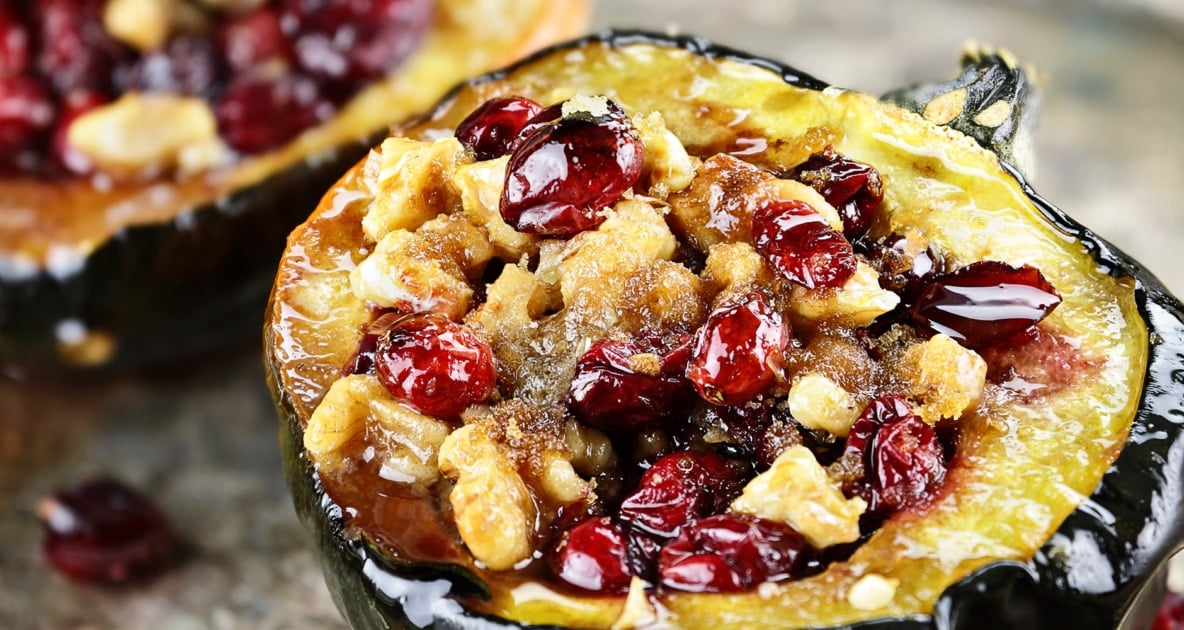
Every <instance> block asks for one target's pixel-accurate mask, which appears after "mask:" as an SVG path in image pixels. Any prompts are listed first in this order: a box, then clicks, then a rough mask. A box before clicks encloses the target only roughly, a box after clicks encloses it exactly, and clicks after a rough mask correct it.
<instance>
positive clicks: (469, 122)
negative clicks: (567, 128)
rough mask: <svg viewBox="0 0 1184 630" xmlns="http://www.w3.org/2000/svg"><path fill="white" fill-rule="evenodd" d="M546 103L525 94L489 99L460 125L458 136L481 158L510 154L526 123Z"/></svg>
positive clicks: (488, 158)
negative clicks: (540, 102) (531, 98)
mask: <svg viewBox="0 0 1184 630" xmlns="http://www.w3.org/2000/svg"><path fill="white" fill-rule="evenodd" d="M541 111H543V106H542V105H539V104H538V103H536V102H534V101H532V100H530V99H529V98H525V97H522V96H507V97H506V98H495V99H492V100H488V101H485V102H484V103H482V104H481V106H480V107H478V108H477V109H475V110H473V113H471V114H469V115H468V116H466V117H465V119H464V120H462V121H461V122H460V124H459V125H457V126H456V137H457V139H458V140H460V142H461V144H463V145H465V146H466V147H468V149H469V150H470V151H472V152H473V155H474V156H475V157H476V158H477V159H478V160H492V159H494V158H498V157H501V156H503V155H507V154H509V153H510V151H512V150H513V149H514V147H515V146H517V145H518V144H519V143H520V141H521V138H520V136H519V134H520V133H521V132H522V128H523V127H525V126H526V123H528V122H530V119H532V118H534V117H535V116H536V115H537V114H538V113H539V112H541Z"/></svg>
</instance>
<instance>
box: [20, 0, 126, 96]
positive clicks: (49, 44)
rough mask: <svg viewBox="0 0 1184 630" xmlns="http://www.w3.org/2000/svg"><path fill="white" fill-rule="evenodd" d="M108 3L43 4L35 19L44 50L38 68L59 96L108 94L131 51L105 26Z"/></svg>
mask: <svg viewBox="0 0 1184 630" xmlns="http://www.w3.org/2000/svg"><path fill="white" fill-rule="evenodd" d="M105 5H106V0H40V1H39V2H37V3H35V4H34V9H33V11H32V15H33V18H34V21H35V24H36V25H37V31H38V35H39V37H38V40H39V41H40V42H41V50H40V54H39V55H38V60H37V62H38V66H39V68H40V70H41V74H42V75H43V76H45V77H48V78H50V79H51V80H52V82H53V85H54V87H56V88H57V90H58V92H59V93H62V94H66V93H69V92H71V91H73V90H76V89H90V90H106V89H108V88H109V87H110V86H111V78H112V75H113V72H114V70H115V68H116V67H117V65H118V64H119V63H120V62H121V61H122V60H123V59H125V58H127V57H129V56H130V51H129V49H128V48H127V47H125V46H124V45H123V44H121V43H119V42H118V41H116V40H115V39H114V38H113V37H112V36H111V35H110V34H109V33H108V32H107V29H106V27H104V26H103V18H102V15H103V7H104V6H105Z"/></svg>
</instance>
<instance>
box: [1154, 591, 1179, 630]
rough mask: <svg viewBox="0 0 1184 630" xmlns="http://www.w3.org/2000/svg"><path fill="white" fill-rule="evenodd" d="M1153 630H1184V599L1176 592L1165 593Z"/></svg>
mask: <svg viewBox="0 0 1184 630" xmlns="http://www.w3.org/2000/svg"><path fill="white" fill-rule="evenodd" d="M1151 630H1184V597H1181V596H1180V594H1179V593H1176V592H1174V591H1168V592H1166V593H1164V596H1163V603H1161V604H1160V605H1159V613H1158V614H1157V615H1155V621H1154V622H1153V623H1152V624H1151Z"/></svg>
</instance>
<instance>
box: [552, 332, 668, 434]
mask: <svg viewBox="0 0 1184 630" xmlns="http://www.w3.org/2000/svg"><path fill="white" fill-rule="evenodd" d="M661 350H662V349H661V348H654V347H645V345H644V344H642V343H641V342H639V341H638V340H631V341H621V340H617V339H611V338H605V339H601V340H599V341H597V342H596V343H594V344H592V347H591V348H589V349H588V351H587V352H585V353H584V354H583V356H581V357H580V359H579V361H577V362H576V371H575V375H574V376H573V377H572V381H571V389H570V390H569V393H568V398H567V406H568V409H570V410H571V412H572V414H574V415H575V416H576V417H577V418H579V419H580V420H582V421H583V422H585V423H587V424H589V425H592V426H594V427H597V428H600V429H604V430H606V431H643V430H646V429H652V428H656V427H657V426H659V425H661V424H662V423H663V422H665V421H666V420H669V419H670V418H671V417H672V416H673V415H674V414H675V413H677V412H678V410H679V408H680V406H681V405H680V404H679V402H680V399H681V398H683V395H684V394H685V392H686V391H687V388H686V384H687V383H686V379H685V378H684V377H683V371H684V370H685V368H686V357H685V356H684V357H683V359H682V361H681V363H679V361H678V360H677V358H676V359H675V360H674V361H672V362H671V361H667V360H666V358H667V357H663V356H661V354H659V353H660V352H661ZM683 354H684V355H685V354H686V353H685V352H684V353H683ZM644 359H649V361H645V360H644Z"/></svg>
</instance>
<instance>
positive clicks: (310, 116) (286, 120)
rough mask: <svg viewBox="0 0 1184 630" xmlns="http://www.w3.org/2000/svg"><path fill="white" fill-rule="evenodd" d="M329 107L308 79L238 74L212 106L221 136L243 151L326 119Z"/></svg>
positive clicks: (285, 137)
mask: <svg viewBox="0 0 1184 630" xmlns="http://www.w3.org/2000/svg"><path fill="white" fill-rule="evenodd" d="M332 111H333V106H332V104H330V103H329V102H328V101H327V100H325V99H324V98H323V97H322V96H321V93H320V88H319V87H318V86H317V84H316V82H315V81H313V80H312V79H310V78H308V77H305V76H300V75H294V74H288V75H284V76H282V77H279V78H275V79H271V78H266V77H262V76H251V75H241V76H239V77H236V78H235V79H233V80H232V81H231V82H230V85H228V86H227V88H226V93H225V94H223V95H222V98H221V99H219V100H218V102H217V103H215V105H214V116H215V117H216V118H217V120H218V127H219V129H220V130H221V133H222V138H223V139H224V140H226V142H227V144H229V145H230V146H232V147H234V148H235V149H236V150H238V151H241V152H243V153H261V152H263V151H266V150H268V149H272V148H275V147H277V146H279V145H281V144H283V143H285V142H287V141H288V140H291V139H292V138H294V137H295V136H296V135H298V134H299V133H300V132H302V131H304V130H305V129H307V128H309V127H311V126H313V125H315V124H316V123H317V122H319V121H321V120H324V119H325V118H327V117H328V116H329V115H330V114H331V113H332Z"/></svg>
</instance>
